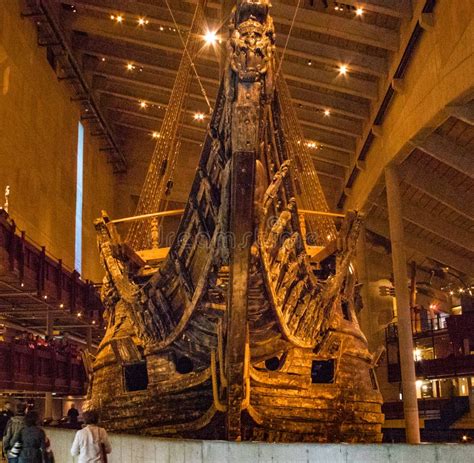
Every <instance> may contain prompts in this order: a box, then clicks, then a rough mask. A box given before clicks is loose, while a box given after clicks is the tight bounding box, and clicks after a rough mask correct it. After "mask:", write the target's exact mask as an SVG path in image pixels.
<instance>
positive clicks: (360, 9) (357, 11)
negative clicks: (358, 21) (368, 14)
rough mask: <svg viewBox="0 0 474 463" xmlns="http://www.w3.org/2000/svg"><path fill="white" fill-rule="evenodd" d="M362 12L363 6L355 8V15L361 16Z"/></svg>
mask: <svg viewBox="0 0 474 463" xmlns="http://www.w3.org/2000/svg"><path fill="white" fill-rule="evenodd" d="M363 14H364V9H363V8H357V9H356V15H357V16H362V15H363Z"/></svg>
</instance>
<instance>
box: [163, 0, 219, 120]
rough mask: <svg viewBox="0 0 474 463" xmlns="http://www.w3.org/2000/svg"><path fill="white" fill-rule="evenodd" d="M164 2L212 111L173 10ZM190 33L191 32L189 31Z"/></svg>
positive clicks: (210, 110)
mask: <svg viewBox="0 0 474 463" xmlns="http://www.w3.org/2000/svg"><path fill="white" fill-rule="evenodd" d="M165 3H166V6H167V7H168V11H169V12H170V15H171V19H172V20H173V23H174V27H175V29H176V30H177V32H178V36H179V39H180V40H181V44H182V45H183V47H184V52H185V53H186V54H187V56H188V58H189V60H190V61H191V68H192V69H193V71H194V74H195V75H196V78H197V81H198V84H199V87H200V89H201V93H202V94H203V96H204V99H205V100H206V103H207V107H208V108H209V113H212V106H211V103H210V101H209V98H208V97H207V93H206V89H205V88H204V86H203V84H202V82H201V79H200V77H199V74H198V72H197V69H196V66H195V64H194V60H193V59H192V57H191V55H190V53H189V51H188V47H187V45H186V42H185V41H184V39H183V36H182V34H181V30H180V27H179V25H178V23H177V22H176V19H175V17H174V14H173V11H172V9H171V7H170V4H169V2H168V0H165ZM190 33H191V32H190Z"/></svg>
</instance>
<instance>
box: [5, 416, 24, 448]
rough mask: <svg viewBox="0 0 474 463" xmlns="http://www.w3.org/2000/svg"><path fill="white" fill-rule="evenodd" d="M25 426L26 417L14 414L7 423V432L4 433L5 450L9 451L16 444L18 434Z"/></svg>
mask: <svg viewBox="0 0 474 463" xmlns="http://www.w3.org/2000/svg"><path fill="white" fill-rule="evenodd" d="M24 427H25V417H24V416H18V415H17V416H14V417H13V418H11V419H10V421H9V422H8V423H7V427H6V428H5V432H4V434H3V449H4V451H5V452H8V450H10V449H11V448H12V447H13V445H14V444H15V442H16V440H15V438H16V434H17V433H18V432H20V431H21V430H22V429H23V428H24Z"/></svg>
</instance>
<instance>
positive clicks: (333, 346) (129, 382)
mask: <svg viewBox="0 0 474 463" xmlns="http://www.w3.org/2000/svg"><path fill="white" fill-rule="evenodd" d="M273 53H274V31H273V24H272V21H271V17H270V16H269V2H268V0H260V1H256V0H252V1H251V0H245V1H239V2H238V4H237V7H236V9H235V10H234V13H233V16H232V20H231V33H230V39H229V42H228V60H227V67H226V73H225V76H224V78H223V81H222V84H221V88H220V91H219V93H218V97H217V103H216V107H215V109H214V112H213V116H212V120H211V122H210V124H209V130H208V133H207V136H206V140H205V143H204V146H203V150H202V155H201V159H200V163H199V166H198V169H197V172H196V176H195V180H194V183H193V186H192V189H191V193H190V196H189V201H188V203H187V206H186V209H185V211H184V214H183V217H182V221H181V225H180V227H179V232H178V235H177V238H176V240H175V242H174V244H173V245H172V246H171V248H170V250H169V252H168V254H167V257H166V258H164V260H163V259H161V262H160V263H159V265H158V266H157V269H156V271H155V272H154V273H153V275H152V276H151V277H150V276H146V275H149V273H150V272H149V271H148V272H143V271H142V270H143V268H142V267H143V265H142V264H141V263H142V262H143V260H142V259H141V258H140V257H138V256H137V255H136V253H135V252H134V250H132V249H131V248H130V247H129V246H128V245H127V244H126V243H122V242H121V239H120V237H119V235H118V234H117V231H116V230H115V225H114V224H113V223H111V222H110V221H109V220H108V218H107V216H106V215H104V216H103V217H102V218H101V219H100V220H98V221H97V222H96V228H97V231H98V236H99V248H100V252H101V256H102V262H103V264H104V267H105V269H106V279H105V285H104V288H103V294H102V296H103V301H104V304H105V306H106V307H107V310H106V317H107V320H108V326H107V331H106V333H105V336H104V338H103V340H102V342H101V344H100V347H99V350H98V353H97V355H96V358H95V360H94V363H93V367H92V371H91V372H90V374H91V384H90V388H89V393H88V407H89V408H93V409H97V410H98V411H99V412H100V415H101V421H102V423H103V424H104V425H105V426H106V427H107V428H108V429H110V430H113V431H120V432H131V433H140V434H143V433H145V434H150V435H161V436H177V437H186V438H216V439H223V438H225V439H230V440H241V439H242V440H263V441H281V442H293V441H314V442H339V441H345V442H376V441H379V440H380V437H381V423H382V421H383V415H382V414H381V395H380V392H379V391H378V386H377V381H376V378H375V374H374V371H373V367H374V358H373V356H372V355H370V353H369V351H368V349H367V341H366V339H365V337H364V335H363V334H362V332H361V331H360V328H359V325H358V322H357V316H356V313H355V309H354V287H355V276H354V272H353V271H352V266H351V259H352V258H353V252H354V249H355V241H356V239H357V234H358V229H359V226H360V218H359V217H358V216H357V215H356V214H351V215H349V216H348V217H347V218H346V220H345V222H344V224H343V225H342V227H341V228H340V230H339V232H338V233H337V236H336V234H334V235H328V236H327V237H325V240H323V241H325V242H326V246H325V247H324V248H320V249H318V252H313V253H310V252H308V250H307V249H308V247H307V244H306V242H305V233H304V230H302V223H301V220H300V216H299V214H298V207H297V201H296V200H295V196H296V195H295V192H294V185H295V172H296V169H293V167H292V162H293V159H291V157H290V156H289V154H288V150H287V146H286V137H287V136H288V134H285V132H284V128H283V123H282V121H283V120H284V117H285V108H283V107H281V99H280V95H279V93H278V92H277V90H276V89H275V80H276V79H277V76H276V75H275V74H276V71H275V63H274V57H273ZM316 232H318V231H316ZM320 233H324V231H320ZM141 255H142V256H143V255H145V254H143V253H142V254H141ZM312 255H314V256H316V257H311V256H312ZM317 256H320V258H319V259H318V258H317Z"/></svg>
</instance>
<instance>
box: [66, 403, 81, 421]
mask: <svg viewBox="0 0 474 463" xmlns="http://www.w3.org/2000/svg"><path fill="white" fill-rule="evenodd" d="M78 418H79V412H78V411H77V408H76V407H75V406H74V404H72V405H71V408H70V409H69V410H68V412H67V419H68V421H69V423H70V424H77V419H78Z"/></svg>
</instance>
